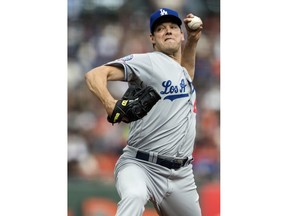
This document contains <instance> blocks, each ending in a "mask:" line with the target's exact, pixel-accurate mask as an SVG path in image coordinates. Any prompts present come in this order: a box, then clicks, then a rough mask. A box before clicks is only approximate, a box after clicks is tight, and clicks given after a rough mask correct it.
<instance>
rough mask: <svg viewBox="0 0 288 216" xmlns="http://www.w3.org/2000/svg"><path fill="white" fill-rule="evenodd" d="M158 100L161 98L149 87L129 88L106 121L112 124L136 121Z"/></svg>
mask: <svg viewBox="0 0 288 216" xmlns="http://www.w3.org/2000/svg"><path fill="white" fill-rule="evenodd" d="M160 99H161V96H160V95H159V94H158V93H157V92H156V91H155V90H154V89H153V88H152V87H151V86H147V87H145V88H143V89H140V88H135V87H129V88H128V90H127V91H126V92H125V93H124V95H123V97H122V99H121V100H118V101H117V103H116V105H115V107H114V110H113V112H112V114H111V115H110V116H108V117H107V120H108V122H110V123H112V124H114V123H120V122H121V121H123V122H125V123H130V122H132V121H137V120H139V119H141V118H143V117H144V116H145V115H147V113H148V112H149V111H150V110H151V109H152V107H153V106H154V105H155V104H156V103H157V102H158V100H160Z"/></svg>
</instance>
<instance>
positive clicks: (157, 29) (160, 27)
mask: <svg viewBox="0 0 288 216" xmlns="http://www.w3.org/2000/svg"><path fill="white" fill-rule="evenodd" d="M163 29H164V27H163V26H158V27H157V28H156V31H157V32H160V31H162V30H163Z"/></svg>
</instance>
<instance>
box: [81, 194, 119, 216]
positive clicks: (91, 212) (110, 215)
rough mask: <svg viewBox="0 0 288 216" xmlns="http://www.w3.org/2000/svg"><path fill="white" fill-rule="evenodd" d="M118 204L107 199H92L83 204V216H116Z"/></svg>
mask: <svg viewBox="0 0 288 216" xmlns="http://www.w3.org/2000/svg"><path fill="white" fill-rule="evenodd" d="M116 211H117V204H116V203H115V202H114V201H112V200H110V199H107V198H102V197H90V198H86V199H85V200H84V201H83V203H82V213H83V214H82V216H95V215H101V216H115V214H116Z"/></svg>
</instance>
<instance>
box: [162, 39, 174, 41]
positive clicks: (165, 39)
mask: <svg viewBox="0 0 288 216" xmlns="http://www.w3.org/2000/svg"><path fill="white" fill-rule="evenodd" d="M168 40H173V38H165V40H164V41H168Z"/></svg>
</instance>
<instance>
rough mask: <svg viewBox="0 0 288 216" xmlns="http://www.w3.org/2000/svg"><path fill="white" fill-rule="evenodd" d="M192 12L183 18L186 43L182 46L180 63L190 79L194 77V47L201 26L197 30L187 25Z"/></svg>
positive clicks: (199, 34) (198, 37)
mask: <svg viewBox="0 0 288 216" xmlns="http://www.w3.org/2000/svg"><path fill="white" fill-rule="evenodd" d="M192 17H193V14H192V13H190V14H188V15H187V16H186V18H185V19H184V20H183V21H184V25H185V28H186V32H187V39H186V43H185V45H184V48H183V52H182V57H181V65H182V66H183V67H185V68H186V70H187V71H188V73H189V75H190V77H191V79H192V80H193V78H194V73H195V63H196V47H197V43H198V41H199V39H200V36H201V31H202V29H203V26H202V25H201V26H200V27H199V28H198V29H197V30H192V29H190V28H189V27H188V23H189V22H190V21H191V19H192Z"/></svg>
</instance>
